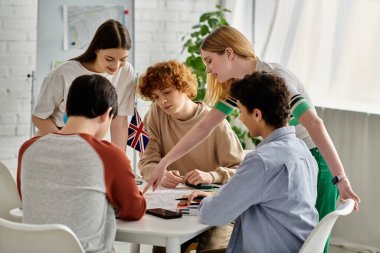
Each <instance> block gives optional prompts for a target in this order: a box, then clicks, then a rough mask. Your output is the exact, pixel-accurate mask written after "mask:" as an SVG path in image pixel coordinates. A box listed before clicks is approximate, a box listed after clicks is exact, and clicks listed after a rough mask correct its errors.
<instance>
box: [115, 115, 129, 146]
mask: <svg viewBox="0 0 380 253" xmlns="http://www.w3.org/2000/svg"><path fill="white" fill-rule="evenodd" d="M111 142H112V143H113V144H115V145H117V146H119V147H121V148H122V149H123V150H124V151H125V150H126V147H127V142H128V117H127V116H116V117H115V118H114V119H113V120H112V123H111Z"/></svg>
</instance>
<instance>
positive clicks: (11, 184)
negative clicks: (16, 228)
mask: <svg viewBox="0 0 380 253" xmlns="http://www.w3.org/2000/svg"><path fill="white" fill-rule="evenodd" d="M20 206H21V200H20V197H19V195H18V192H17V186H16V182H15V180H14V179H13V176H12V174H11V173H10V171H9V170H8V168H7V167H6V166H5V165H4V164H3V163H2V162H0V218H3V219H7V220H11V221H18V222H20V221H21V219H16V218H14V217H12V216H11V215H10V214H9V211H10V210H11V209H14V208H17V207H20Z"/></svg>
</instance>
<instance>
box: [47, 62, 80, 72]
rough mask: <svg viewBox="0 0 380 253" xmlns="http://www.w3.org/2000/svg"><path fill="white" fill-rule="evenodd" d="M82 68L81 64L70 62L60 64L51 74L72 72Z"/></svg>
mask: <svg viewBox="0 0 380 253" xmlns="http://www.w3.org/2000/svg"><path fill="white" fill-rule="evenodd" d="M81 68H83V67H82V66H81V63H80V62H78V61H74V60H70V61H67V62H64V63H62V64H61V65H59V66H58V67H56V68H55V69H53V70H52V73H65V72H67V71H73V70H76V71H77V70H79V69H81Z"/></svg>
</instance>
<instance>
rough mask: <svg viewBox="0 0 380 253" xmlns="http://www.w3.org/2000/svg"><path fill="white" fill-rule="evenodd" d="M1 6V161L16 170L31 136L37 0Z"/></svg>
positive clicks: (9, 0)
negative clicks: (29, 77) (20, 150)
mask: <svg viewBox="0 0 380 253" xmlns="http://www.w3.org/2000/svg"><path fill="white" fill-rule="evenodd" d="M0 9H1V11H0V160H1V161H2V162H4V163H5V164H6V165H7V166H8V167H9V168H10V169H11V170H12V172H13V173H14V172H15V168H16V164H17V153H18V149H19V147H20V145H21V144H22V143H23V142H24V141H25V140H27V139H28V138H29V127H30V110H31V108H30V99H31V83H30V81H29V80H28V78H27V74H28V73H30V72H31V71H32V70H34V68H35V67H34V62H35V57H36V36H35V34H36V27H37V0H23V1H21V0H2V1H0Z"/></svg>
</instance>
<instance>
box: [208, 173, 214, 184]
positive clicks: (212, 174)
mask: <svg viewBox="0 0 380 253" xmlns="http://www.w3.org/2000/svg"><path fill="white" fill-rule="evenodd" d="M209 173H210V175H211V177H212V182H211V183H212V184H213V183H215V177H214V175H213V174H212V173H211V172H209Z"/></svg>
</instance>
